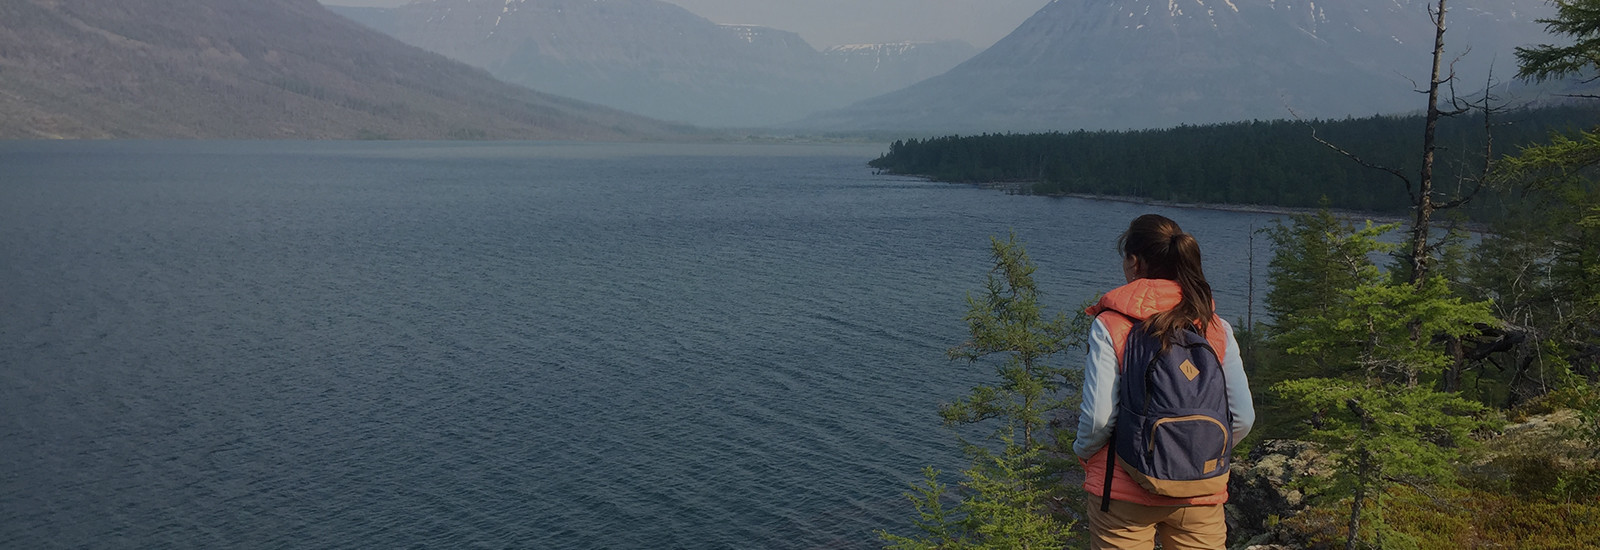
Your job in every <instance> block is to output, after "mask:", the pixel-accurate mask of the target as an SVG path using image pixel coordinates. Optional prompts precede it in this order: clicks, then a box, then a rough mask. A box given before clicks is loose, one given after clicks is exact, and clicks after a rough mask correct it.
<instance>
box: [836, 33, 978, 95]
mask: <svg viewBox="0 0 1600 550" xmlns="http://www.w3.org/2000/svg"><path fill="white" fill-rule="evenodd" d="M822 54H823V55H824V56H826V57H827V58H828V60H829V63H830V64H831V65H833V67H834V68H835V70H838V71H842V72H843V73H844V77H843V78H844V79H845V80H846V81H848V82H853V83H858V84H860V85H861V86H862V89H863V90H865V91H867V92H870V93H869V94H868V95H878V94H882V93H886V92H891V91H894V90H898V89H900V88H904V87H906V86H910V85H912V84H915V83H917V82H920V81H922V80H925V79H928V78H930V77H933V76H937V75H939V74H943V73H944V72H945V71H948V70H950V69H951V68H953V67H955V66H956V65H958V64H960V63H961V62H962V61H966V60H968V59H972V57H973V56H975V55H978V49H977V48H974V47H972V45H971V44H968V43H966V42H963V41H960V40H939V41H935V42H895V43H891V44H846V45H843V46H834V47H832V48H828V49H826V50H823V51H822Z"/></svg>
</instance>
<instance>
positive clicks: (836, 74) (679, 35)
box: [335, 0, 977, 127]
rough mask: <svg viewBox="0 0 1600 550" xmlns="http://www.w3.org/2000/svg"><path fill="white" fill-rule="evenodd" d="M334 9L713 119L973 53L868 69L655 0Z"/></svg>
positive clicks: (862, 88)
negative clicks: (376, 9)
mask: <svg viewBox="0 0 1600 550" xmlns="http://www.w3.org/2000/svg"><path fill="white" fill-rule="evenodd" d="M335 11H336V12H338V13H341V14H344V15H346V16H348V17H351V18H352V19H355V20H357V21H360V22H362V23H363V24H367V25H369V26H372V27H373V28H375V29H378V30H381V31H383V32H385V33H388V34H390V35H391V36H394V37H396V38H399V39H400V40H402V41H405V42H406V43H409V44H413V45H416V46H418V47H422V48H424V49H427V50H430V51H434V52H438V53H440V54H443V55H446V56H448V57H450V58H452V59H457V60H460V61H464V62H466V63H469V64H472V65H474V66H477V67H481V68H484V69H486V70H488V71H489V72H490V73H492V74H494V75H496V76H497V77H499V78H502V79H504V80H507V81H509V82H514V83H517V84H521V85H524V86H527V87H529V88H533V89H537V90H542V91H547V92H551V93H556V94H559V95H564V96H571V97H579V98H583V99H586V100H590V101H594V102H596V103H600V104H603V105H609V106H612V107H614V108H618V109H623V110H627V111H631V112H636V113H641V114H645V115H648V116H652V117H656V118H660V119H663V120H676V121H683V122H689V123H694V124H701V125H707V126H721V127H759V126H765V125H770V124H774V123H779V122H783V121H787V120H791V119H794V118H798V117H802V116H805V115H807V114H809V113H811V112H815V111H818V110H822V109H828V108H837V107H841V106H844V105H848V104H849V103H851V102H854V101H856V100H859V99H864V98H867V97H871V96H873V95H877V94H880V93H883V92H887V91H890V90H893V89H898V88H900V87H904V86H905V85H908V84H911V83H912V82H916V81H919V80H922V79H925V78H928V77H930V76H933V75H936V74H939V73H942V72H944V71H945V70H947V69H949V68H950V67H953V66H955V65H956V64H957V63H959V62H960V61H964V60H966V59H967V58H969V57H971V56H972V55H975V54H976V53H977V51H976V49H975V48H972V47H971V46H970V45H966V44H965V43H959V44H960V45H957V43H953V42H938V43H926V44H915V45H911V46H909V47H908V48H904V49H902V50H901V51H899V52H898V54H897V55H888V54H889V52H888V51H887V50H885V51H883V52H880V53H882V54H884V55H878V56H877V57H876V58H875V60H876V61H877V63H876V64H875V65H874V68H875V69H878V70H864V68H863V67H861V66H860V65H861V64H860V63H855V64H854V65H852V64H851V62H852V61H858V60H859V59H858V58H857V57H856V56H855V55H852V54H850V53H846V52H845V51H838V52H832V53H830V52H826V51H825V52H819V51H817V50H816V49H814V48H812V47H811V45H810V44H808V43H806V41H805V40H804V39H803V38H801V37H800V36H799V35H798V34H796V33H793V32H789V31H785V30H780V29H774V28H771V27H765V26H760V25H725V24H717V23H713V22H711V21H710V20H708V19H705V18H703V17H701V16H699V15H696V14H694V13H692V12H689V11H688V10H685V9H683V8H681V7H679V6H677V5H674V4H670V3H667V2H662V1H660V0H598V1H597V0H510V1H506V2H498V1H497V2H482V1H479V2H473V1H470V0H434V1H429V2H413V3H411V4H406V5H402V6H399V7H396V8H389V9H386V10H378V11H374V10H372V9H360V8H356V9H345V8H336V9H335ZM962 46H964V48H963V47H962ZM854 53H857V54H859V53H861V52H854Z"/></svg>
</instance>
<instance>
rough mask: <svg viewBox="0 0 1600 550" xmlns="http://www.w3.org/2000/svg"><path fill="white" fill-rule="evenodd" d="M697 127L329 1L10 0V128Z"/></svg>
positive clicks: (2, 90)
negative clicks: (394, 32)
mask: <svg viewBox="0 0 1600 550" xmlns="http://www.w3.org/2000/svg"><path fill="white" fill-rule="evenodd" d="M691 132H693V130H691V129H689V128H686V127H682V126H675V125H670V124H667V123H663V122H660V121H655V120H650V119H646V118H643V117H639V116H635V115H630V114H626V113H622V112H619V111H615V110H612V109H607V108H603V107H599V106H595V105H591V104H587V103H583V102H580V101H577V100H572V99H568V98H561V97H556V96H551V95H548V94H542V93H538V92H533V91H531V90H526V89H523V88H519V87H516V86H512V85H510V84H506V83H503V82H499V81H496V80H494V79H493V78H492V77H490V76H489V75H488V74H487V73H486V72H484V71H482V70H479V69H475V68H472V67H469V66H467V65H464V64H460V63H457V62H454V61H450V60H448V59H446V58H444V57H442V56H439V55H436V54H432V53H429V52H425V51H422V50H420V49H417V48H414V47H411V46H407V45H404V44H401V43H400V42H398V41H396V40H394V39H392V38H390V37H387V36H384V35H382V34H380V33H377V32H374V31H371V30H370V29H367V28H365V27H361V26H359V25H356V24H355V23H352V22H350V21H348V20H346V19H344V18H341V17H338V16H336V15H334V14H333V13H331V12H329V11H328V10H327V9H325V8H324V7H322V6H321V5H320V4H319V3H317V2H316V1H315V0H117V1H106V0H14V1H10V2H5V3H3V4H0V138H13V139H16V138H23V139H39V138H231V139H254V138H274V139H283V138H296V139H351V138H406V139H446V138H457V139H460V138H476V139H608V140H613V139H643V138H671V137H675V136H683V135H686V134H688V133H691Z"/></svg>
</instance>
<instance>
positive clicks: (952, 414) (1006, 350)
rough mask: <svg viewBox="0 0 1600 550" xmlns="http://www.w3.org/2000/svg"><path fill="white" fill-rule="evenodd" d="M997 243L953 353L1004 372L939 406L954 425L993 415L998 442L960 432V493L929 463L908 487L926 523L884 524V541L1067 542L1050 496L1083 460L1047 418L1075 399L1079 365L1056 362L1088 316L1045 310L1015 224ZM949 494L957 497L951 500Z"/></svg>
mask: <svg viewBox="0 0 1600 550" xmlns="http://www.w3.org/2000/svg"><path fill="white" fill-rule="evenodd" d="M990 244H991V248H990V251H991V253H992V255H993V257H994V264H993V265H992V266H991V268H990V270H989V274H988V277H987V279H986V281H985V285H984V290H985V292H984V294H983V296H982V297H981V298H980V297H973V296H971V295H969V296H967V306H968V311H967V314H966V316H965V317H964V320H965V321H966V323H967V328H968V330H969V333H970V336H969V338H968V339H967V341H966V342H964V343H962V344H961V345H959V346H956V347H954V348H951V349H950V350H949V352H948V353H949V356H950V358H951V359H952V360H965V361H966V362H967V363H968V364H979V363H983V364H990V365H993V366H994V369H995V374H996V376H997V378H998V382H997V383H994V384H983V385H978V386H976V387H974V388H973V389H972V391H971V393H970V394H969V395H968V396H967V397H965V398H962V399H958V400H956V401H955V402H954V403H950V404H948V405H944V406H942V407H941V408H940V411H939V414H940V417H941V418H942V419H943V420H944V422H945V424H946V425H947V426H957V425H972V424H985V423H992V424H996V427H995V431H994V435H993V438H992V441H994V442H997V443H998V445H999V448H998V450H991V449H990V448H988V447H985V446H982V445H976V444H970V443H965V442H963V449H964V450H965V452H966V453H967V455H968V457H969V458H970V460H971V466H970V467H969V468H968V469H966V470H964V471H963V472H962V475H963V476H964V478H965V481H963V482H962V483H961V484H960V486H959V489H960V490H959V494H958V495H953V496H951V495H947V487H946V486H945V485H943V484H941V483H939V480H938V472H936V471H934V470H933V469H932V468H928V469H925V470H924V471H923V476H924V480H923V484H922V485H918V486H913V488H912V490H913V492H912V493H909V494H907V495H906V497H907V498H908V499H909V500H910V501H911V503H912V506H913V507H915V508H916V510H917V519H915V520H914V523H915V525H916V527H917V530H918V531H920V533H919V534H917V535H914V536H902V535H895V534H891V533H887V532H880V533H879V536H880V537H881V538H882V539H883V540H884V541H885V542H886V543H887V544H888V546H887V548H892V549H900V550H917V549H935V548H937V549H1016V548H1060V547H1062V546H1063V545H1065V544H1066V542H1067V537H1068V535H1069V533H1070V530H1071V527H1072V521H1071V519H1070V518H1067V517H1064V516H1063V515H1062V514H1058V513H1055V512H1056V511H1055V510H1052V509H1051V508H1050V507H1049V506H1048V504H1049V503H1050V502H1053V501H1054V500H1055V499H1054V497H1057V496H1060V495H1061V494H1063V493H1064V492H1069V491H1068V490H1067V489H1066V488H1065V487H1063V484H1062V483H1061V482H1060V479H1061V474H1062V473H1063V472H1065V471H1067V470H1069V469H1073V468H1077V467H1078V465H1077V461H1075V460H1070V459H1069V458H1063V453H1068V454H1069V453H1070V451H1064V449H1069V448H1070V445H1071V435H1070V434H1067V433H1063V432H1051V431H1050V430H1048V428H1049V426H1050V422H1049V420H1050V418H1052V417H1053V416H1054V415H1055V414H1056V413H1058V412H1061V411H1062V410H1064V409H1071V408H1073V407H1076V406H1077V390H1078V389H1079V388H1080V387H1081V386H1080V384H1081V381H1082V373H1081V372H1080V371H1077V370H1073V369H1067V368H1064V367H1060V366H1054V365H1052V364H1051V362H1052V361H1053V360H1056V359H1057V356H1058V355H1059V354H1061V353H1062V352H1065V351H1067V350H1068V349H1071V348H1075V347H1081V343H1082V338H1083V337H1084V336H1083V335H1084V334H1086V333H1087V332H1088V331H1087V326H1088V319H1087V318H1086V317H1085V316H1084V315H1082V314H1079V315H1077V316H1076V317H1074V318H1073V320H1072V321H1069V320H1068V318H1067V316H1066V315H1064V314H1056V315H1055V316H1053V317H1047V316H1046V315H1045V313H1044V308H1043V306H1041V305H1040V303H1039V291H1038V286H1037V285H1036V284H1035V283H1034V280H1033V274H1034V271H1035V269H1036V268H1035V266H1034V264H1033V262H1032V261H1031V260H1029V259H1028V254H1027V251H1026V250H1025V249H1024V248H1023V245H1022V244H1021V243H1020V242H1018V241H1017V237H1016V234H1014V233H1013V234H1011V235H1010V236H1009V237H1008V238H1007V239H1006V240H1004V241H1002V240H1000V239H998V238H994V239H991V242H990ZM1019 436H1020V440H1019ZM951 498H954V499H955V504H954V505H953V506H950V507H946V506H945V501H946V500H948V499H951Z"/></svg>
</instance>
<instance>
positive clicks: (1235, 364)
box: [1218, 319, 1256, 445]
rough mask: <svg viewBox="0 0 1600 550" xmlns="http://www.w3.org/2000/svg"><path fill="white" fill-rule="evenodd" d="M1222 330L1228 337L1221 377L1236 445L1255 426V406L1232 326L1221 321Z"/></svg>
mask: <svg viewBox="0 0 1600 550" xmlns="http://www.w3.org/2000/svg"><path fill="white" fill-rule="evenodd" d="M1218 320H1219V321H1221V319H1218ZM1222 328H1223V329H1224V330H1226V331H1227V336H1228V351H1227V352H1225V354H1224V355H1225V356H1224V358H1223V359H1222V375H1223V377H1224V378H1226V379H1227V381H1228V412H1231V413H1233V443H1234V444H1235V445H1237V444H1238V443H1239V442H1240V441H1242V440H1244V438H1245V436H1247V435H1250V428H1251V427H1253V426H1255V424H1256V405H1255V401H1254V400H1253V399H1252V398H1251V397H1250V381H1249V380H1248V379H1246V377H1245V374H1244V358H1243V357H1242V356H1241V355H1242V354H1241V353H1240V352H1239V341H1238V340H1235V339H1234V337H1233V325H1229V324H1228V322H1227V321H1222Z"/></svg>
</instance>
